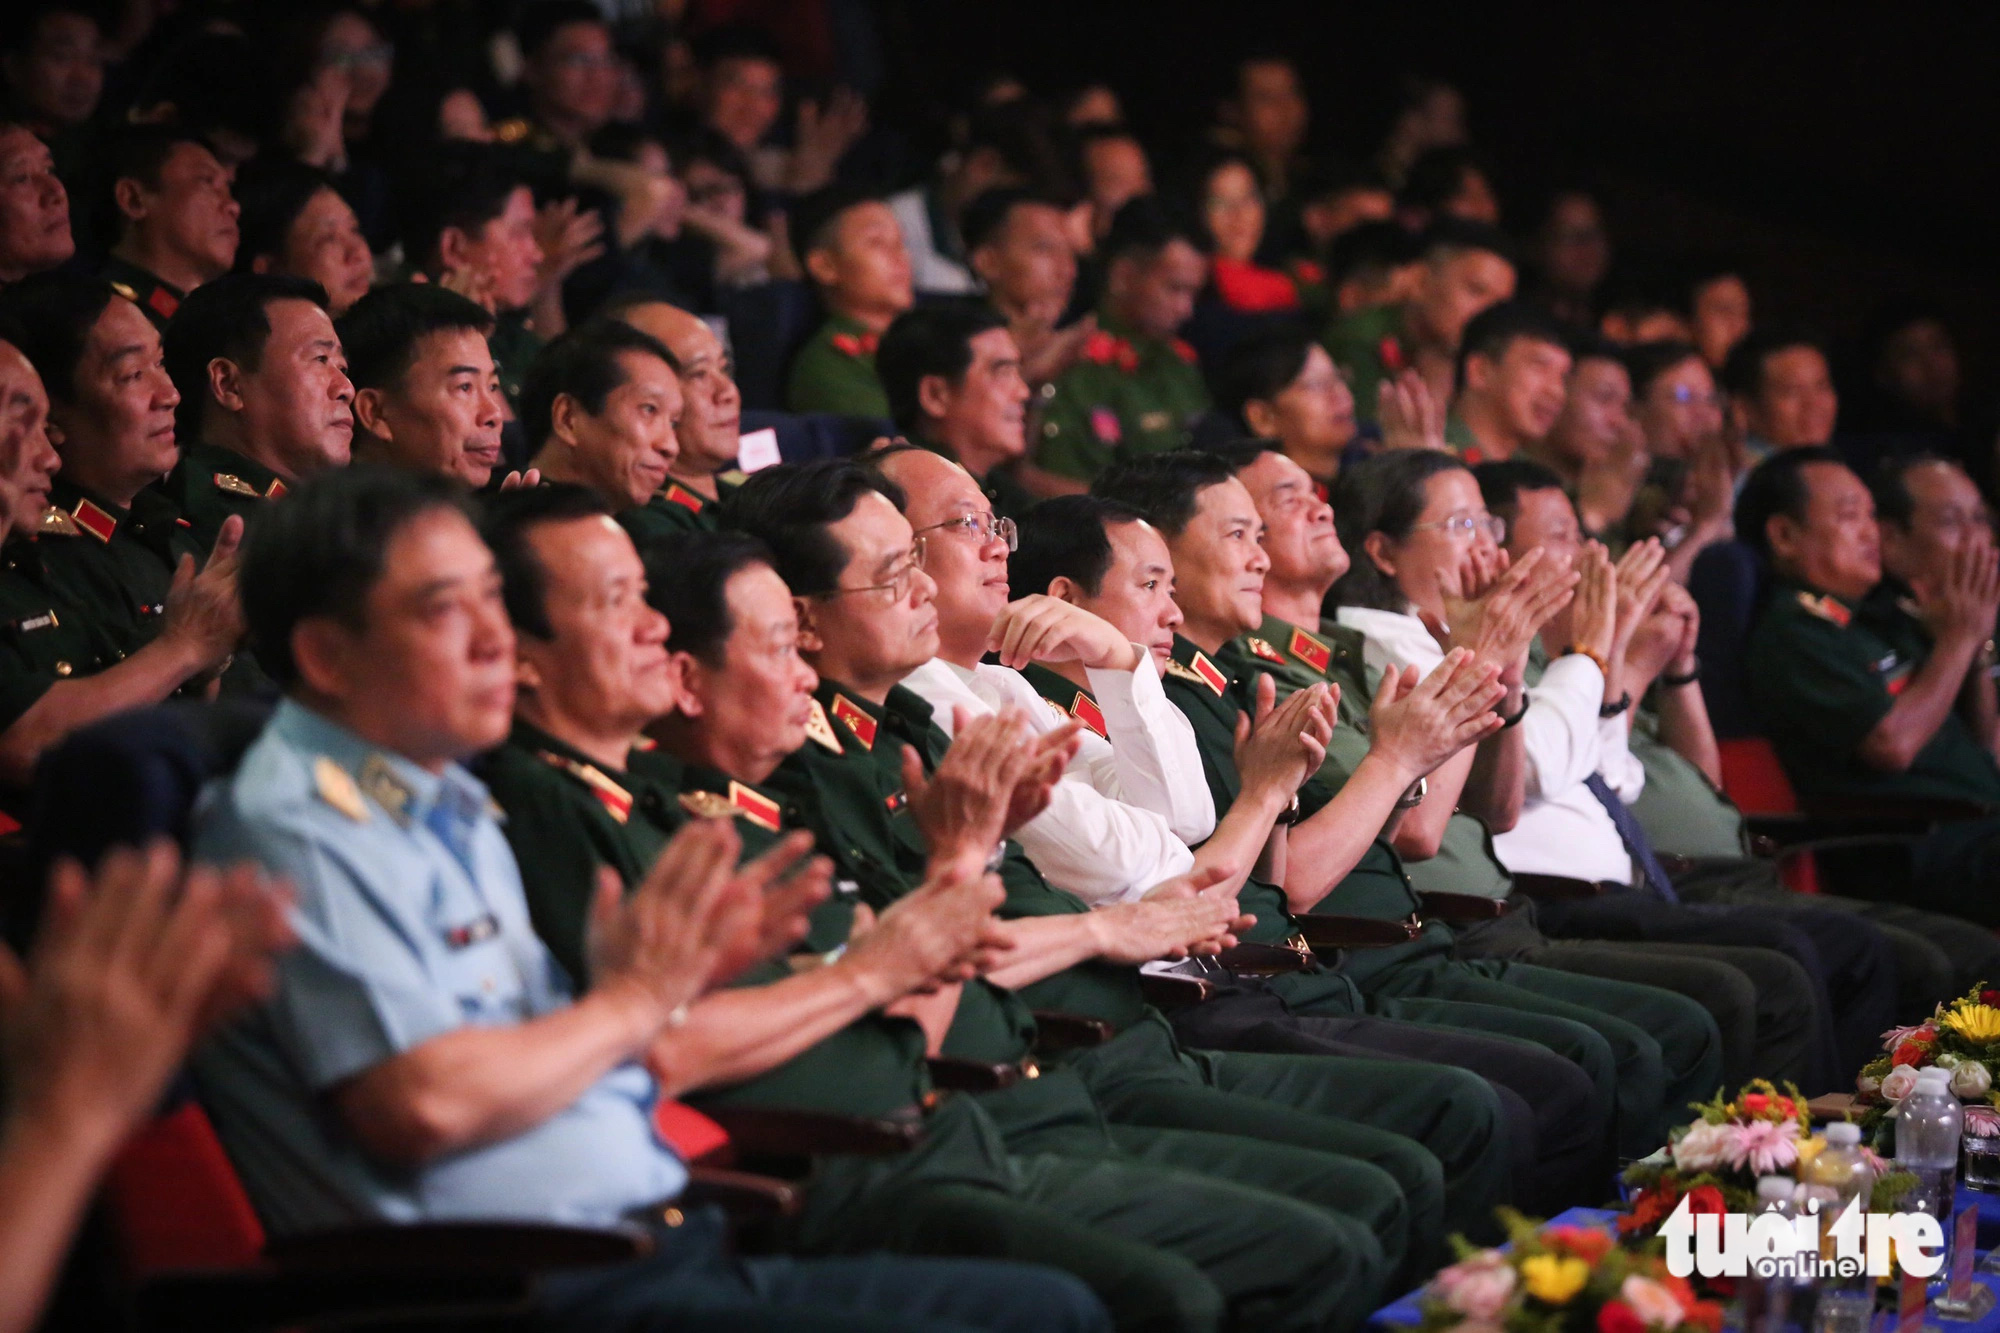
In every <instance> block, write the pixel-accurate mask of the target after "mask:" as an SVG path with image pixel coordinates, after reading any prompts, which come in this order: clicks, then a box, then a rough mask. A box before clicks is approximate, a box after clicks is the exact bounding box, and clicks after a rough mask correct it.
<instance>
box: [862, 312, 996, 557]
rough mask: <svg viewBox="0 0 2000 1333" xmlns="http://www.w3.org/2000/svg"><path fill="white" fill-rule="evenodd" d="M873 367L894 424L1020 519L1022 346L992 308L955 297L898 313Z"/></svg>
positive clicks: (991, 499) (993, 502)
mask: <svg viewBox="0 0 2000 1333" xmlns="http://www.w3.org/2000/svg"><path fill="white" fill-rule="evenodd" d="M876 373H877V375H878V376H880V378H881V381H882V388H883V390H884V391H885V392H886V393H887V394H888V395H889V408H890V411H891V412H892V413H893V414H894V416H895V421H896V429H898V430H900V431H902V432H903V434H904V436H905V437H906V438H907V439H909V440H910V442H911V443H913V444H918V445H921V446H923V447H924V448H926V449H929V450H930V451H931V452H933V453H936V454H938V455H940V456H942V457H944V458H947V459H950V460H951V461H952V462H954V463H956V464H958V465H959V466H960V467H962V468H964V469H965V470H966V472H968V473H970V474H971V476H972V478H973V480H974V481H976V482H978V483H979V489H980V490H981V491H982V492H984V493H985V495H986V498H987V500H988V501H989V502H990V503H991V504H992V506H993V512H994V513H996V514H999V515H1001V516H1002V517H1004V518H1019V517H1020V516H1021V514H1022V513H1024V512H1025V511H1026V510H1027V508H1028V506H1029V505H1031V504H1033V503H1034V496H1033V495H1031V494H1030V493H1029V492H1028V490H1027V489H1026V488H1025V487H1024V486H1022V485H1021V483H1020V482H1019V481H1018V480H1017V479H1016V478H1015V476H1014V465H1015V464H1016V463H1018V462H1019V460H1020V458H1021V456H1022V455H1023V454H1024V453H1026V452H1027V447H1028V441H1027V432H1026V429H1025V423H1026V411H1025V409H1026V407H1027V402H1028V384H1027V381H1026V380H1024V379H1022V378H1021V350H1020V348H1018V347H1016V346H1015V345H1014V335H1013V334H1012V333H1010V332H1008V330H1007V324H1006V321H1004V320H1002V319H1001V318H1000V316H999V315H998V314H996V313H995V312H994V311H993V309H992V308H991V307H990V306H987V305H984V304H983V303H980V302H977V301H972V300H957V301H951V302H939V303H936V304H932V305H926V306H920V307H919V308H917V309H915V310H911V311H908V312H906V313H904V314H902V315H899V316H898V317H897V318H896V322H895V323H894V324H891V325H890V326H889V331H888V332H887V333H886V334H884V335H883V336H882V346H881V349H880V351H879V352H878V353H877V354H876Z"/></svg>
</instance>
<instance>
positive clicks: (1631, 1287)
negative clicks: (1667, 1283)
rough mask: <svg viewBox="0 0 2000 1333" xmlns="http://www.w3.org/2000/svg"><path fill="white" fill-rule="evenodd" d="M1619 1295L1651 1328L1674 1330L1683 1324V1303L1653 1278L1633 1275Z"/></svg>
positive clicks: (1623, 1285) (1626, 1281)
mask: <svg viewBox="0 0 2000 1333" xmlns="http://www.w3.org/2000/svg"><path fill="white" fill-rule="evenodd" d="M1618 1295H1619V1296H1620V1297H1622V1298H1623V1299H1624V1301H1625V1303H1626V1304H1627V1305H1629V1306H1631V1307H1632V1313H1634V1314H1636V1315H1638V1316H1639V1318H1640V1319H1642V1320H1644V1321H1645V1323H1646V1325H1647V1327H1649V1328H1674V1327H1676V1326H1677V1325H1678V1324H1679V1323H1680V1322H1681V1303H1680V1302H1679V1301H1678V1300H1675V1299H1674V1294H1673V1293H1672V1292H1671V1291H1668V1290H1667V1289H1666V1288H1665V1287H1663V1286H1661V1285H1660V1284H1659V1283H1657V1282H1655V1281H1653V1280H1652V1279H1651V1278H1644V1277H1640V1276H1639V1275H1638V1274H1636V1273H1635V1274H1633V1275H1632V1276H1631V1277H1628V1278H1626V1279H1625V1281H1624V1283H1623V1284H1622V1285H1621V1286H1620V1287H1619V1288H1618Z"/></svg>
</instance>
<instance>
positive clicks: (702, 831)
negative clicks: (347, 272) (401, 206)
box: [196, 468, 1105, 1333]
mask: <svg viewBox="0 0 2000 1333" xmlns="http://www.w3.org/2000/svg"><path fill="white" fill-rule="evenodd" d="M242 588H243V598H244V607H245V614H246V616H247V618H248V619H249V621H250V623H251V625H252V627H253V633H255V635H256V636H257V640H258V643H259V645H260V647H263V648H265V649H267V650H268V652H269V657H268V658H267V659H264V660H265V661H266V665H267V667H268V669H269V670H270V672H271V674H272V675H273V676H274V677H275V678H277V679H278V680H279V682H280V683H281V684H282V685H283V686H284V688H285V690H286V693H287V699H286V701H285V702H284V703H283V704H282V705H281V706H280V708H279V711H278V713H277V715H276V716H275V717H274V718H273V719H272V722H271V724H270V726H269V727H268V728H267V729H266V730H265V732H264V734H263V736H262V737H260V738H259V740H258V741H257V743H256V744H255V745H254V746H253V747H252V748H251V750H250V751H249V753H248V754H247V755H246V757H245V758H244V761H243V764H242V766H241V768H240V769H239V770H238V772H237V773H236V775H235V776H234V777H232V778H230V779H227V780H225V781H223V782H221V783H218V784H217V785H216V786H215V787H214V788H212V789H211V790H210V791H209V792H208V793H207V794H206V796H205V798H204V803H203V806H202V809H201V811H200V813H199V816H198V821H197V823H198V829H197V836H196V842H197V852H198V854H199V855H200V856H201V857H203V858H204V859H221V860H236V859H239V858H247V859H250V860H254V861H257V862H260V863H261V864H263V865H264V866H266V867H267V868H268V869H270V870H272V871H274V872H276V873H278V874H282V875H284V876H286V877H287V878H288V879H289V880H290V881H291V882H292V883H293V884H294V885H295V886H296V889H297V893H298V908H297V911H296V914H295V916H296V922H295V924H296V926H297V929H298V933H299V936H300V944H299V947H298V948H297V949H295V950H294V951H292V952H291V953H290V954H289V955H287V956H286V957H285V958H284V959H283V960H282V961H281V962H280V964H279V966H278V978H277V986H276V990H275V993H274V995H273V997H272V999H271V1000H269V1001H268V1002H266V1003H265V1004H263V1005H261V1006H259V1007H258V1008H257V1009H255V1010H253V1011H252V1012H251V1013H250V1015H249V1016H248V1017H247V1018H245V1019H244V1020H242V1021H240V1022H238V1023H237V1024H235V1025H233V1026H232V1027H230V1028H228V1029H226V1030H225V1031H224V1032H222V1033H221V1034H219V1035H218V1036H217V1037H216V1038H215V1039H214V1040H213V1041H211V1042H210V1043H209V1044H208V1045H207V1046H206V1047H205V1048H204V1049H203V1050H202V1051H201V1052H200V1053H199V1054H198V1056H197V1060H196V1074H197V1077H198V1079H199V1081H200V1085H201V1089H202V1093H203V1097H204V1101H205V1102H206V1104H207V1106H208V1107H209V1109H210V1111H211V1114H212V1115H213V1116H214V1118H215V1121H216V1124H217V1127H218V1129H219V1131H220V1133H221V1135H222V1138H223V1142H224V1144H225V1146H226V1147H227V1149H228V1150H229V1153H230V1155H231V1158H232V1160H233V1161H234V1162H235V1163H236V1166H237V1169H238V1171H239V1172H240V1174H241V1175H242V1177H243V1179H244V1183H245V1185H246V1187H247V1188H248V1190H249V1192H250V1195H251V1198H252V1201H253V1202H254V1203H255V1204H256V1206H257V1208H258V1211H259V1213H260V1215H261V1216H262V1217H263V1219H264V1220H265V1223H266V1225H267V1226H269V1227H270V1228H271V1229H272V1230H273V1231H275V1232H278V1233H287V1232H296V1231H301V1230H307V1229H312V1228H316V1227H321V1226H327V1225H336V1224H340V1223H345V1222H354V1221H381V1220H386V1221H392V1222H416V1221H435V1220H446V1219H473V1218H483V1219H518V1220H534V1221H542V1222H566V1223H578V1224H594V1225H614V1224H618V1223H620V1222H637V1223H640V1224H642V1225H647V1226H649V1227H650V1229H651V1230H652V1231H653V1233H654V1237H655V1241H656V1246H655V1252H654V1253H653V1255H652V1256H651V1257H650V1258H648V1259H646V1260H643V1261H640V1262H637V1263H633V1264H628V1265H622V1266H618V1267H615V1268H609V1269H596V1270H591V1271H588V1272H583V1271H579V1272H575V1273H569V1274H563V1275H559V1276H557V1277H554V1278H551V1279H550V1280H549V1281H547V1282H546V1283H544V1284H543V1287H542V1289H541V1291H540V1302H541V1307H542V1310H543V1313H544V1315H545V1316H546V1322H547V1323H548V1325H549V1326H550V1327H551V1328H557V1329H569V1328H578V1329H581V1328H600V1327H618V1328H620V1329H630V1330H653V1329H665V1328H667V1327H669V1326H671V1327H674V1328H676V1329H679V1328H686V1327H690V1326H695V1325H691V1321H690V1317H691V1316H702V1315H705V1316H708V1317H710V1318H711V1319H712V1320H713V1321H714V1322H715V1324H716V1325H718V1326H726V1327H731V1328H744V1327H766V1326H768V1327H772V1328H777V1327H788V1328H790V1327H812V1328H841V1329H846V1328H854V1329H875V1328H882V1329H903V1328H911V1327H916V1326H924V1327H932V1326H943V1327H964V1328H983V1329H995V1330H1009V1331H1010V1333H1011V1331H1012V1330H1021V1333H1027V1330H1029V1329H1042V1328H1062V1329H1079V1330H1086V1329H1087V1330H1092V1333H1095V1330H1097V1329H1100V1328H1103V1327H1104V1326H1105V1320H1104V1315H1103V1312H1102V1308H1101V1307H1100V1306H1098V1305H1097V1303H1096V1301H1095V1299H1094V1298H1093V1297H1092V1296H1091V1295H1090V1294H1089V1292H1088V1290H1087V1289H1085V1288H1084V1287H1083V1286H1082V1285H1081V1284H1080V1283H1077V1282H1076V1281H1075V1280H1074V1279H1071V1278H1069V1277H1067V1276H1066V1275H1062V1274H1057V1273H1054V1272H1052V1271H1049V1270H1045V1269H1041V1268H1037V1267H1033V1266H1028V1265H1018V1264H1000V1263H994V1262H988V1261H952V1262H946V1261H927V1260H912V1259H904V1258H888V1257H884V1256H864V1257H861V1258H855V1259H838V1260H825V1261H814V1262H804V1261H792V1260H788V1259H782V1258H780V1259H766V1260H751V1261H739V1260H736V1259H734V1258H733V1257H732V1256H730V1255H729V1253H728V1250H727V1246H726V1244H725V1239H724V1236H723V1234H722V1228H721V1225H720V1223H719V1221H718V1220H717V1219H716V1218H715V1217H714V1216H713V1215H711V1214H709V1213H706V1212H696V1213H694V1214H692V1215H691V1216H689V1217H687V1218H686V1219H685V1220H683V1219H682V1217H681V1215H680V1214H679V1213H678V1212H673V1211H670V1210H663V1209H661V1208H660V1207H659V1205H661V1204H664V1203H666V1202H668V1201H670V1200H672V1199H673V1198H674V1197H675V1196H676V1195H677V1194H678V1193H679V1192H680V1190H681V1189H682V1187H683V1186H684V1185H685V1183H686V1180H687V1171H686V1168H685V1167H684V1166H683V1165H682V1163H681V1161H680V1159H679V1158H678V1157H677V1156H675V1154H674V1153H673V1151H672V1150H671V1148H669V1147H668V1146H666V1145H665V1144H664V1143H663V1142H662V1141H661V1140H660V1139H659V1138H658V1137H657V1136H656V1135H655V1133H654V1131H653V1128H652V1125H651V1115H652V1108H653V1103H654V1100H655V1098H656V1097H658V1096H659V1095H660V1090H659V1089H658V1087H657V1086H656V1085H655V1083H654V1080H653V1078H652V1076H651V1075H650V1074H648V1073H647V1072H646V1068H645V1067H644V1066H643V1065H642V1064H641V1063H640V1061H641V1059H642V1057H644V1056H645V1055H646V1054H648V1053H649V1052H652V1051H654V1050H655V1049H656V1047H657V1046H658V1045H659V1044H660V1043H662V1042H663V1041H664V1042H670V1041H671V1036H670V1034H671V1032H672V1030H673V1029H674V1028H675V1027H676V1026H677V1024H678V1022H679V1020H680V1017H681V1016H683V1015H684V1014H685V1013H686V1006H687V1005H688V1003H689V1002H690V1001H692V1000H694V999H696V998H697V997H698V996H699V994H700V993H701V991H702V990H703V989H704V988H705V987H706V986H707V985H709V984H710V983H711V982H720V981H722V980H726V978H727V976H728V975H729V974H730V973H731V972H732V971H733V970H735V969H736V968H739V967H741V966H743V965H745V964H747V963H748V962H750V961H752V960H753V959H754V957H755V954H756V952H757V951H756V949H755V948H754V946H753V944H752V940H753V939H754V938H755V937H758V936H759V935H760V934H761V930H762V927H761V925H760V923H759V922H758V920H757V918H758V912H757V911H756V910H755V907H754V904H756V903H757V902H758V901H759V900H760V899H761V896H762V887H763V885H762V882H761V881H758V880H757V877H756V876H755V875H745V874H741V873H736V872H733V871H732V870H731V867H732V866H733V865H734V862H735V851H736V841H735V835H734V833H733V832H732V831H729V830H728V829H727V828H726V826H718V825H714V824H708V823H702V824H698V825H696V826H694V827H693V828H691V829H690V830H688V832H687V833H686V834H684V835H683V837H682V839H680V840H677V842H676V843H675V844H674V845H671V846H670V847H669V848H668V850H667V851H666V852H665V853H664V854H663V855H662V857H661V859H660V861H659V863H658V864H657V865H656V867H655V870H654V873H653V874H652V875H651V876H650V877H649V878H648V880H647V881H646V883H645V884H644V885H642V886H641V887H640V888H639V889H638V890H637V891H636V892H635V893H633V894H632V895H631V896H630V897H628V898H626V899H624V900H623V902H622V904H621V905H619V906H618V907H616V908H613V907H611V905H610V904H608V903H607V904H605V905H604V906H605V907H606V909H607V910H605V911H601V912H599V913H598V921H597V923H598V925H599V926H600V929H599V930H598V931H597V932H596V935H595V938H594V941H593V942H594V944H595V946H596V952H595V954H594V957H593V965H594V973H595V977H594V979H595V982H596V984H595V986H594V987H593V989H592V990H591V992H590V994H589V995H587V996H585V997H584V998H582V999H580V1000H576V1001H574V1002H572V1001H571V999H570V997H569V991H568V984H567V981H566V979H565V978H564V977H563V976H562V975H561V973H560V970H559V969H558V968H557V966H556V964H555V963H554V961H553V960H552V959H551V958H550V956H549V954H548V951H547V950H546V949H545V948H544V947H543V945H542V943H541V941H540V940H539V939H537V938H536V937H535V935H534V933H533V931H532V930H531V929H530V927H529V924H528V912H527V907H526V903H525V899H524V897H523V894H522V889H521V881H520V875H519V872H518V870H517V869H516V866H515V863H514V859H513V856H512V853H511V852H510V851H509V850H508V847H507V843H506V840H505V839H504V838H503V837H502V835H501V833H500V830H499V827H498V825H497V824H496V823H495V820H494V816H493V814H492V807H491V804H490V802H489V800H488V798H487V795H486V791H485V788H484V787H483V786H482V785H481V784H480V783H479V782H478V781H477V780H475V779H474V778H473V777H472V776H471V775H470V774H469V773H467V772H466V771H465V770H464V769H463V768H462V767H460V766H459V761H460V760H462V759H464V758H466V757H467V756H469V755H471V754H473V753H474V752H476V751H478V750H480V749H483V748H486V747H487V746H490V745H492V744H495V743H497V742H498V741H500V740H501V739H502V738H503V737H504V736H505V735H506V733H507V729H508V726H509V723H510V721H511V712H512V705H513V695H514V689H513V672H514V645H513V634H512V631H511V629H510V628H509V626H508V622H507V615H506V611H505V609H504V607H503V605H502V602H501V597H500V586H499V576H498V574H497V573H496V571H495V568H494V563H493V559H492V556H491V554H490V552H488V551H487V549H486V547H485V545H484V544H483V543H482V542H481V541H480V540H479V537H478V535H477V533H476V531H475V530H474V528H473V526H472V524H471V522H470V520H469V518H468V516H467V513H466V511H465V509H464V502H463V501H462V500H460V499H459V498H458V495H457V492H456V491H455V490H454V489H453V487H452V486H451V484H450V483H449V482H446V481H444V480H442V479H437V478H431V477H424V476H416V475H408V474H401V473H393V472H388V471H383V470H377V469H373V468H358V469H353V470H346V471H342V472H338V473H330V474H327V475H326V476H324V477H319V478H314V479H313V480H311V481H309V482H308V483H306V484H305V485H303V486H301V487H299V488H298V489H297V490H295V491H294V492H293V493H292V494H290V495H288V496H287V497H285V498H284V499H283V500H282V501H281V502H279V503H278V504H275V505H273V506H272V507H271V508H270V509H269V510H268V511H266V513H265V514H264V515H263V516H262V518H261V520H260V522H259V526H258V528H257V532H256V536H255V539H254V541H253V544H252V546H251V548H250V550H249V551H248V552H247V555H246V565H245V571H244V577H243V584H242ZM771 869H773V870H775V869H776V868H775V867H772V868H771ZM746 903H747V904H750V905H751V909H750V910H749V911H748V912H747V913H746V912H744V911H743V910H742V909H743V907H744V905H745V904H746ZM732 904H734V907H733V908H732ZM746 917H747V920H746ZM649 1217H650V1219H651V1220H650V1221H649V1220H648V1219H649ZM676 1224H677V1225H676ZM698 1322H699V1321H696V1324H698Z"/></svg>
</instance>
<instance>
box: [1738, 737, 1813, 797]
mask: <svg viewBox="0 0 2000 1333" xmlns="http://www.w3.org/2000/svg"><path fill="white" fill-rule="evenodd" d="M1718 748H1719V749H1720V750H1721V752H1722V789H1723V790H1724V791H1725V792H1728V793H1729V799H1730V800H1732V801H1734V802H1736V808H1737V809H1739V810H1741V811H1742V812H1743V813H1744V814H1746V815H1795V814H1797V813H1798V812H1799V798H1798V794H1797V793H1796V792H1794V791H1793V790H1792V781H1791V779H1790V778H1788V777H1786V776H1785V769H1784V766H1783V765H1782V764H1780V763H1779V762H1778V752H1777V751H1776V750H1773V749H1772V748H1771V742H1769V741H1767V740H1765V739H1764V738H1763V737H1762V736H1739V737H1736V738H1735V739H1733V740H1726V741H1721V742H1718Z"/></svg>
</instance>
